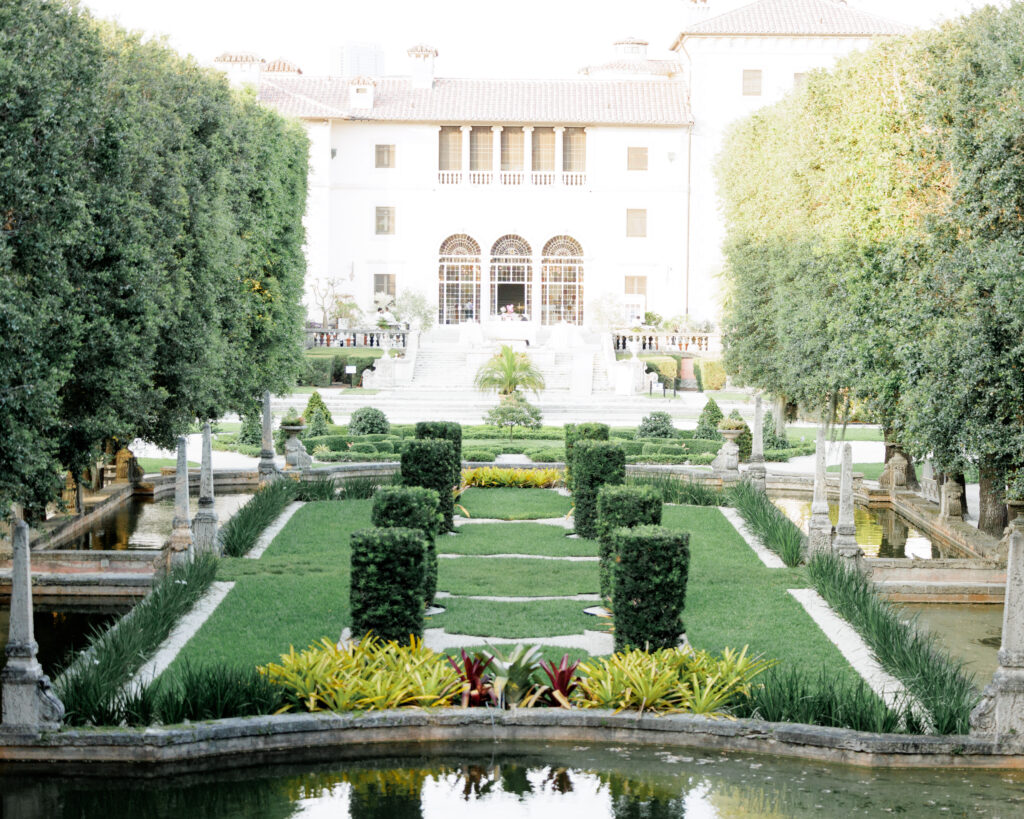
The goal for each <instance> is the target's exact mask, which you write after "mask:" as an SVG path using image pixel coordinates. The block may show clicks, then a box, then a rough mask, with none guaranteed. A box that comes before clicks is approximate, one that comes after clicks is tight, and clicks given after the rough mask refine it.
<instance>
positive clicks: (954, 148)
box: [718, 2, 1024, 534]
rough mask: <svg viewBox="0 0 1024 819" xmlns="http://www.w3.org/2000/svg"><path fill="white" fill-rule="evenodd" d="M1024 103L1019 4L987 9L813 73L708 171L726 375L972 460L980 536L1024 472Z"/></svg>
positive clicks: (743, 128)
mask: <svg viewBox="0 0 1024 819" xmlns="http://www.w3.org/2000/svg"><path fill="white" fill-rule="evenodd" d="M1022 98H1024V4H1021V3H1019V2H1016V3H1013V4H1011V5H1010V6H1008V7H1007V8H1005V9H996V8H993V7H987V8H985V9H983V10H981V11H978V12H976V13H974V14H972V15H971V16H969V17H966V18H962V19H961V20H958V21H956V22H953V23H948V24H946V25H944V26H943V27H942V28H940V29H938V30H935V31H929V32H922V33H918V34H915V35H911V36H908V37H901V38H892V39H889V40H886V41H885V42H881V43H878V44H877V45H875V46H874V47H872V48H871V49H869V50H868V51H866V52H864V53H857V54H854V55H851V56H849V57H847V58H845V59H844V60H842V61H841V62H840V63H839V64H838V65H837V66H836V68H835V69H834V70H832V71H817V72H814V73H813V74H811V75H810V77H809V79H808V82H807V83H806V85H805V86H804V87H803V88H802V89H800V90H798V91H796V92H794V93H793V94H791V95H790V96H789V97H787V98H786V99H784V100H783V101H781V102H780V103H778V104H776V105H774V106H771V107H768V108H765V109H762V110H761V111H758V112H757V113H755V114H754V115H753V116H751V117H749V118H748V119H746V120H744V121H742V122H740V123H738V124H737V126H735V127H734V128H733V130H732V131H731V133H730V134H729V136H728V137H727V142H726V147H725V149H724V151H723V154H722V156H721V158H720V161H719V167H718V177H719V182H720V191H721V194H722V198H723V201H724V207H725V213H726V219H727V239H726V245H725V251H726V275H727V278H728V295H727V301H726V307H725V314H724V317H723V318H724V321H723V332H724V343H725V348H726V365H727V367H728V368H729V369H730V371H731V372H733V373H734V374H735V375H738V376H739V377H740V378H741V379H742V380H743V381H745V382H746V383H749V384H753V385H757V386H759V387H762V388H765V389H768V390H770V391H772V392H774V393H776V394H783V395H786V396H788V397H789V398H790V399H791V400H794V401H798V402H799V403H801V404H802V405H803V406H804V407H805V408H806V409H808V410H809V411H811V412H812V413H815V414H818V413H820V414H821V415H822V416H824V417H835V416H836V414H837V412H838V414H840V415H841V414H842V407H843V405H844V404H846V403H847V402H849V401H851V400H856V401H860V402H863V403H864V404H866V406H867V407H868V409H869V410H870V411H871V412H872V413H873V414H874V416H875V418H876V419H877V420H878V421H879V422H880V423H882V424H883V426H884V427H885V429H886V433H887V439H888V440H890V441H891V442H893V443H896V444H898V445H900V446H901V447H903V448H904V449H906V450H907V451H908V452H909V453H911V454H914V455H918V456H923V455H925V454H929V453H930V454H931V455H932V456H933V457H934V458H935V460H936V461H937V463H938V465H939V467H940V469H942V470H944V471H946V472H948V473H956V472H959V471H962V470H963V469H964V468H965V467H966V466H967V464H969V463H976V464H978V465H979V466H980V467H981V471H982V489H983V509H982V518H983V520H982V526H983V528H986V529H988V530H989V531H991V532H992V533H994V534H995V533H997V532H998V531H1001V528H1002V523H1001V522H1000V521H999V520H998V517H999V513H998V510H999V509H1001V504H1002V495H1001V492H1002V487H1003V485H1004V484H1005V482H1006V480H1007V478H1008V477H1009V478H1011V480H1012V476H1013V475H1014V473H1015V472H1016V470H1018V469H1020V468H1021V466H1022V465H1024V402H1022V401H1021V398H1020V397H1021V396H1022V395H1024V276H1022V271H1024V264H1022V262H1024V148H1022V146H1024V107H1022V105H1021V99H1022ZM986 505H987V507H988V509H987V510H986ZM986 511H987V512H988V513H989V514H988V519H987V520H986Z"/></svg>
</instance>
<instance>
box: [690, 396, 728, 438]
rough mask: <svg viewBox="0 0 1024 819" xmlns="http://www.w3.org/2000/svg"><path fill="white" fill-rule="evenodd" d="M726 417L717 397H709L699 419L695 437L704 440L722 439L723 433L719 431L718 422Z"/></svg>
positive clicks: (694, 433)
mask: <svg viewBox="0 0 1024 819" xmlns="http://www.w3.org/2000/svg"><path fill="white" fill-rule="evenodd" d="M724 417H725V415H724V414H723V413H722V410H721V409H720V408H719V406H718V404H717V403H716V402H715V399H714V398H709V399H708V402H707V403H706V404H705V405H704V409H702V410H701V412H700V417H699V418H698V419H697V429H695V430H694V432H693V437H694V438H700V439H701V440H704V441H721V440H722V434H721V433H720V432H719V431H718V422H719V421H721V420H722V419H723V418H724Z"/></svg>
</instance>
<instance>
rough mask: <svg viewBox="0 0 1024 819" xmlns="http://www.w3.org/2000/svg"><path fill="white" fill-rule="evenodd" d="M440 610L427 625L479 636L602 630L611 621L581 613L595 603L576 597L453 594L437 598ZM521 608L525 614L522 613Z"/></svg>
mask: <svg viewBox="0 0 1024 819" xmlns="http://www.w3.org/2000/svg"><path fill="white" fill-rule="evenodd" d="M437 602H438V603H439V604H440V605H442V606H444V607H445V612H444V613H443V614H436V615H434V616H433V617H429V618H428V619H427V624H426V627H427V628H443V629H445V630H447V631H448V633H449V634H477V635H479V636H481V637H505V638H508V639H514V638H517V637H556V636H558V635H560V634H582V633H583V630H584V629H589V630H591V631H605V630H606V629H607V628H608V627H609V626H610V625H611V621H610V620H606V619H602V618H600V617H591V616H590V615H589V614H584V613H583V609H584V608H586V607H587V606H593V605H596V603H585V602H582V601H579V600H537V601H535V602H533V603H499V602H496V601H492V600H465V599H461V598H457V597H451V598H444V599H442V600H438V601H437ZM524 610H525V611H527V612H528V613H529V617H523V613H524Z"/></svg>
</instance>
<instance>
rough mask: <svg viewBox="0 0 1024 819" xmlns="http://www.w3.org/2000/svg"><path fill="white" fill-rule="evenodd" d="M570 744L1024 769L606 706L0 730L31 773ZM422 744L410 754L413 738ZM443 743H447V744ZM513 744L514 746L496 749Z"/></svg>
mask: <svg viewBox="0 0 1024 819" xmlns="http://www.w3.org/2000/svg"><path fill="white" fill-rule="evenodd" d="M516 741H524V742H552V743H554V742H575V743H612V744H615V745H659V746H666V745H667V746H679V747H688V748H701V749H707V750H721V751H741V752H748V753H764V754H772V755H774V756H788V757H795V758H799V759H807V760H813V761H819V762H833V763H844V764H849V765H859V766H865V767H889V768H893V767H895V768H921V767H942V768H1001V769H1024V742H1022V741H1021V740H1016V741H1005V742H1002V743H999V742H993V741H990V740H984V739H979V738H977V737H970V736H953V737H935V736H903V735H899V734H870V733H863V732H858V731H850V730H846V729H841V728H822V727H816V726H810V725H791V724H786V723H768V722H760V721H757V720H725V719H710V718H707V717H700V716H695V715H692V714H675V715H670V716H664V717H657V716H643V717H638V716H637V715H636V714H635V713H620V714H615V713H612V712H610V711H587V710H572V711H563V710H560V709H518V710H515V711H494V710H491V709H461V708H446V709H439V710H437V711H430V712H428V711H421V710H413V709H406V710H401V711H384V712H380V713H373V714H364V715H360V716H354V715H351V714H294V715H291V714H284V715H278V716H268V717H250V718H247V719H226V720H216V721H211V722H205V723H201V724H195V725H186V726H177V727H171V728H147V729H116V730H110V729H103V730H67V731H61V732H60V733H56V734H48V735H44V736H42V737H40V738H19V737H16V736H9V735H3V734H0V763H3V764H4V767H5V768H10V767H11V766H12V765H16V766H17V767H16V770H17V771H19V772H21V771H25V772H28V771H29V770H31V769H33V768H44V769H45V770H46V771H48V772H53V773H60V774H62V775H67V774H71V773H85V774H95V775H101V776H106V775H110V774H113V773H114V772H115V770H116V769H118V768H125V769H129V770H131V772H133V773H145V772H146V770H149V771H150V772H151V773H159V772H167V770H168V768H171V769H174V770H177V771H185V770H188V769H196V770H199V769H201V770H204V771H208V770H210V769H211V768H213V767H220V768H231V767H238V766H243V765H253V764H258V763H263V762H268V761H274V760H275V759H277V760H288V761H294V760H295V759H297V758H302V759H310V760H312V759H316V758H323V759H331V760H336V759H339V758H349V759H353V758H370V757H373V756H379V755H380V754H381V752H382V751H384V750H385V749H387V748H388V747H391V748H394V747H395V746H400V747H401V749H402V751H403V752H404V753H414V752H422V753H447V754H451V753H458V752H459V750H460V749H463V748H464V747H465V745H466V744H467V743H488V744H495V743H501V744H503V746H504V744H505V743H514V742H516ZM418 745H421V746H426V747H424V748H423V749H422V751H418V749H417V748H416V746H418ZM448 746H450V747H448ZM502 750H505V751H509V750H512V749H510V748H508V747H507V746H506V747H503V749H502Z"/></svg>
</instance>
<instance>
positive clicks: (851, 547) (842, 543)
mask: <svg viewBox="0 0 1024 819" xmlns="http://www.w3.org/2000/svg"><path fill="white" fill-rule="evenodd" d="M835 550H836V553H837V554H838V555H839V556H840V557H843V558H846V559H847V560H850V561H852V562H853V564H854V565H856V566H857V567H858V568H859V567H860V564H861V560H862V559H863V557H864V550H863V549H861V548H860V546H858V545H857V524H856V523H855V522H854V518H853V447H851V446H850V445H849V444H843V471H842V475H841V477H840V479H839V523H837V524H836V539H835Z"/></svg>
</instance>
